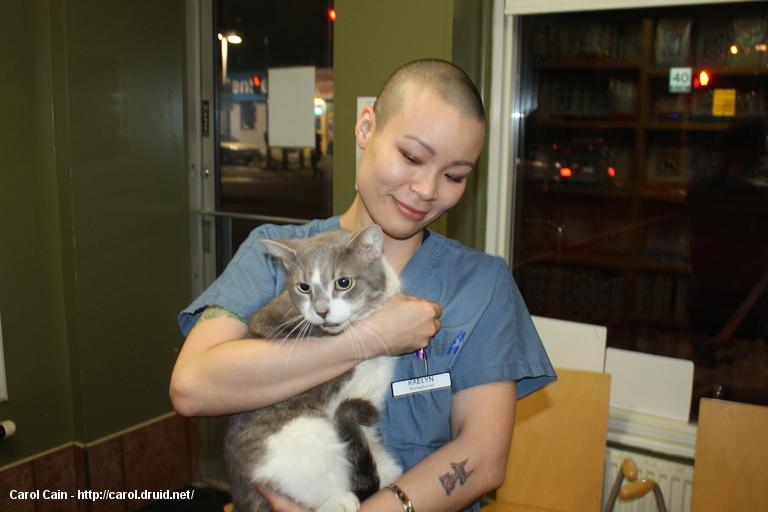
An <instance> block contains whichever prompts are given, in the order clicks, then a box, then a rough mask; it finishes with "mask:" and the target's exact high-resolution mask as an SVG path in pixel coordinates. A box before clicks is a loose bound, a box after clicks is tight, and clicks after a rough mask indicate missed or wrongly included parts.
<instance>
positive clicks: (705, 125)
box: [645, 118, 736, 132]
mask: <svg viewBox="0 0 768 512" xmlns="http://www.w3.org/2000/svg"><path fill="white" fill-rule="evenodd" d="M728 119H729V120H728V121H723V122H717V121H712V122H704V121H701V122H697V121H681V122H675V121H659V122H652V123H647V124H645V127H646V128H647V129H649V130H657V131H688V132H694V131H699V132H720V131H725V130H728V129H730V128H731V126H732V120H733V119H736V118H728Z"/></svg>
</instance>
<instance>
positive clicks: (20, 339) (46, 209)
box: [0, 2, 73, 466]
mask: <svg viewBox="0 0 768 512" xmlns="http://www.w3.org/2000/svg"><path fill="white" fill-rule="evenodd" d="M48 15H49V12H48V9H47V4H45V3H43V2H2V3H0V65H2V69H3V70H4V71H3V73H2V74H0V109H2V112H3V122H2V123H0V155H2V167H1V168H0V315H2V328H3V345H4V354H5V366H6V380H7V382H8V392H9V396H10V401H8V402H5V403H2V404H0V419H11V420H13V421H15V422H16V424H17V426H18V429H19V433H18V435H17V437H16V438H12V439H10V440H7V441H3V442H1V443H0V466H2V465H3V464H4V463H8V462H11V461H12V460H14V459H15V458H20V457H22V456H25V455H28V454H30V453H35V452H37V451H40V450H43V449H46V448H50V447H51V446H55V445H57V444H61V443H64V442H66V441H69V440H71V439H72V436H73V422H72V403H73V401H72V390H71V386H70V372H69V347H68V344H67V335H66V319H65V314H64V307H63V306H64V286H63V276H62V272H63V269H62V266H61V261H60V255H61V245H60V228H59V218H58V216H59V198H58V178H57V175H56V166H55V162H54V133H53V127H52V125H51V119H52V114H53V110H52V95H51V89H52V80H51V67H50V37H49V31H48V27H47V24H48V18H49V16H48Z"/></svg>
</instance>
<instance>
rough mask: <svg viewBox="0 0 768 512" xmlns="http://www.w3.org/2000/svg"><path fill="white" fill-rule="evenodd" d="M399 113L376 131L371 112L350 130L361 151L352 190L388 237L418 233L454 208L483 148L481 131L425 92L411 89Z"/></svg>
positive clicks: (480, 125) (480, 126) (476, 122)
mask: <svg viewBox="0 0 768 512" xmlns="http://www.w3.org/2000/svg"><path fill="white" fill-rule="evenodd" d="M410 93H411V94H407V99H406V101H405V103H404V104H403V105H402V106H401V108H400V111H399V112H398V113H397V114H395V115H394V116H391V117H390V119H389V120H388V121H387V123H386V125H384V127H377V126H376V123H375V114H374V113H373V111H372V109H368V110H366V111H364V112H363V113H362V114H361V116H360V119H358V122H357V125H356V126H355V130H356V137H357V143H358V145H359V146H360V147H361V148H363V149H364V150H365V152H364V153H363V157H362V159H361V161H360V165H359V166H358V169H357V188H358V192H359V194H360V197H361V199H362V202H363V205H364V206H365V209H366V211H367V213H368V215H369V216H370V217H371V220H373V222H375V223H377V224H379V225H380V226H381V227H382V229H383V230H384V232H385V233H386V234H387V235H389V236H390V237H392V238H395V239H400V240H404V239H407V238H410V237H412V236H413V235H415V234H416V233H419V232H420V231H421V230H422V229H423V228H424V227H425V226H427V225H428V224H429V223H430V222H432V221H433V220H435V219H436V218H437V217H439V216H440V215H441V214H442V213H443V212H444V211H446V210H448V209H449V208H451V207H452V206H453V205H455V204H456V203H457V202H458V201H459V199H460V198H461V195H462V194H463V193H464V189H465V188H466V181H467V176H468V175H469V173H470V172H471V171H472V169H473V166H474V165H475V162H476V161H477V158H478V156H479V155H480V151H481V149H482V147H483V138H484V136H485V128H484V126H483V123H482V122H481V121H479V120H477V119H473V118H470V117H464V116H462V115H461V113H459V111H458V110H456V109H455V108H454V107H453V106H451V105H450V104H448V103H447V102H446V101H445V100H443V99H442V98H441V97H440V96H439V95H438V94H437V93H436V92H434V91H433V90H432V89H430V88H426V87H425V88H420V89H418V90H417V89H416V88H415V87H412V88H411V91H410Z"/></svg>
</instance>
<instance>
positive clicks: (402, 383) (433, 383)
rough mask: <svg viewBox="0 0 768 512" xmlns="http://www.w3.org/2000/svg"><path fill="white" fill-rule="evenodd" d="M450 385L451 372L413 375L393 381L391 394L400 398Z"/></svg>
mask: <svg viewBox="0 0 768 512" xmlns="http://www.w3.org/2000/svg"><path fill="white" fill-rule="evenodd" d="M450 387H451V374H450V373H449V372H443V373H435V374H433V375H425V376H424V377H414V378H413V379H406V380H399V381H397V382H393V383H392V396H393V397H395V398H400V397H402V396H408V395H413V394H416V393H426V392H429V391H437V390H438V389H445V388H450Z"/></svg>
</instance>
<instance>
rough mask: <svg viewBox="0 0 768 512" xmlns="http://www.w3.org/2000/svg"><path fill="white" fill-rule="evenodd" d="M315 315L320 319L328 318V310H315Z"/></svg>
mask: <svg viewBox="0 0 768 512" xmlns="http://www.w3.org/2000/svg"><path fill="white" fill-rule="evenodd" d="M316 313H317V314H318V315H319V316H320V318H323V319H325V317H326V316H328V310H327V309H326V310H325V311H320V310H317V311H316Z"/></svg>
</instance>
